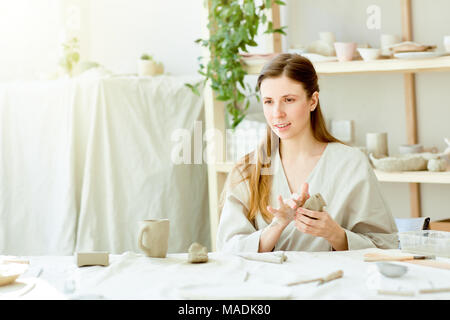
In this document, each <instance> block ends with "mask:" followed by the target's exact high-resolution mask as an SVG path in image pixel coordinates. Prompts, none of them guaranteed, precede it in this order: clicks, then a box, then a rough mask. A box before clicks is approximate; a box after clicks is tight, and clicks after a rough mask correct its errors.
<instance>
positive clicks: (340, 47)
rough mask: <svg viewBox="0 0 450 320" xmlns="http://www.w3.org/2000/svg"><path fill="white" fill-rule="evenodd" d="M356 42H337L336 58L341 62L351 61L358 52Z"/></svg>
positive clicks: (335, 44)
mask: <svg viewBox="0 0 450 320" xmlns="http://www.w3.org/2000/svg"><path fill="white" fill-rule="evenodd" d="M356 47H357V45H356V43H355V42H335V43H334V48H335V50H336V57H337V58H338V60H339V61H341V62H342V61H351V60H353V57H354V55H355V52H356Z"/></svg>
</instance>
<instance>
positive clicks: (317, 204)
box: [303, 193, 327, 211]
mask: <svg viewBox="0 0 450 320" xmlns="http://www.w3.org/2000/svg"><path fill="white" fill-rule="evenodd" d="M326 205H327V204H326V202H325V200H324V199H323V197H322V195H321V194H320V193H316V194H314V195H312V196H311V197H310V198H309V199H308V200H306V202H305V204H304V205H303V208H305V209H308V210H313V211H323V207H325V206H326Z"/></svg>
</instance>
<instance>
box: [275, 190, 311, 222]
mask: <svg viewBox="0 0 450 320" xmlns="http://www.w3.org/2000/svg"><path fill="white" fill-rule="evenodd" d="M308 198H309V193H308V184H307V183H306V182H305V183H304V184H303V185H302V188H301V191H300V195H297V194H293V197H292V198H290V199H287V200H286V201H285V200H283V197H282V196H281V195H278V203H279V205H280V206H279V208H278V209H275V208H273V207H271V206H267V210H268V211H269V212H270V213H272V214H273V215H274V219H273V220H272V223H271V225H272V224H278V225H280V226H281V227H282V228H285V227H286V226H287V225H288V224H289V223H290V222H291V221H293V220H294V218H295V213H296V210H297V208H299V207H301V206H303V204H304V203H305V201H306V200H308Z"/></svg>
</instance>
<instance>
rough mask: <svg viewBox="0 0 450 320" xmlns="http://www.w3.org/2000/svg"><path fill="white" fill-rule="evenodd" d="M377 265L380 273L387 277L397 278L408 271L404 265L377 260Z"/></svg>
mask: <svg viewBox="0 0 450 320" xmlns="http://www.w3.org/2000/svg"><path fill="white" fill-rule="evenodd" d="M377 267H378V270H379V271H380V273H381V274H382V275H383V276H385V277H388V278H399V277H401V276H403V275H404V274H405V273H406V272H407V271H408V268H407V267H405V266H402V265H399V264H395V263H389V262H377Z"/></svg>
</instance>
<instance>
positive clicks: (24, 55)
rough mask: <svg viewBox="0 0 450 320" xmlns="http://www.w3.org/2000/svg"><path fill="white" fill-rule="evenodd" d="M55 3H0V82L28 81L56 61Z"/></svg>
mask: <svg viewBox="0 0 450 320" xmlns="http://www.w3.org/2000/svg"><path fill="white" fill-rule="evenodd" d="M60 11H61V2H60V1H59V0H39V1H30V0H15V1H7V0H0V81H5V80H16V79H30V78H35V77H38V75H39V74H40V73H42V72H47V71H48V70H49V69H52V68H53V67H54V65H55V64H56V63H57V61H58V39H59V33H58V32H59V31H60V30H61V24H62V20H61V19H60V18H61V17H60Z"/></svg>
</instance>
